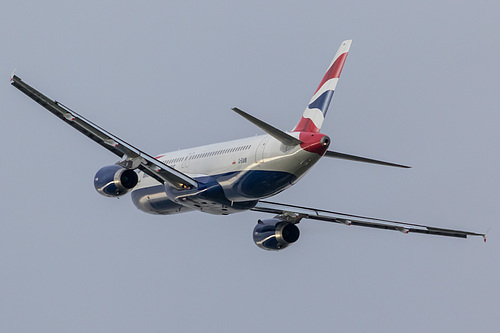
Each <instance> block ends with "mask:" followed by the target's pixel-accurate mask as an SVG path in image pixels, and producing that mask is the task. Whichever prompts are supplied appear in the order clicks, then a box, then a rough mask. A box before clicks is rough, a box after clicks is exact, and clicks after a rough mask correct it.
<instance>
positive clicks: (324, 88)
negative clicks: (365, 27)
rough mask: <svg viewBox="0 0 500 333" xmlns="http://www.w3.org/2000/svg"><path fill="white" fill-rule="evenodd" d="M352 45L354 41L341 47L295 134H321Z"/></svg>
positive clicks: (295, 129) (346, 42)
mask: <svg viewBox="0 0 500 333" xmlns="http://www.w3.org/2000/svg"><path fill="white" fill-rule="evenodd" d="M351 43H352V40H346V41H344V42H342V44H341V45H340V48H339V49H338V51H337V53H336V54H335V57H334V58H333V61H332V63H331V64H330V66H329V67H328V70H327V71H326V74H325V76H324V77H323V80H321V83H320V84H319V86H318V89H316V91H315V92H314V95H313V97H312V98H311V101H309V105H308V106H307V108H306V109H305V111H304V113H303V114H302V119H300V121H299V123H298V124H297V126H295V128H294V129H293V131H294V132H319V130H320V129H321V125H323V120H324V119H325V116H326V112H327V111H328V106H329V105H330V101H331V100H332V97H333V92H334V91H335V87H336V86H337V82H338V81H339V77H340V73H342V68H343V67H344V63H345V60H346V58H347V53H348V52H349V48H350V47H351Z"/></svg>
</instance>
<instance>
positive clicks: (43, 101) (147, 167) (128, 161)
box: [11, 75, 198, 189]
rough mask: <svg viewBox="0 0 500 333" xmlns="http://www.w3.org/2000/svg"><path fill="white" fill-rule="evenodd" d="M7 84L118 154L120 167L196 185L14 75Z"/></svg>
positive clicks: (170, 181)
mask: <svg viewBox="0 0 500 333" xmlns="http://www.w3.org/2000/svg"><path fill="white" fill-rule="evenodd" d="M11 84H12V85H13V86H14V87H16V88H17V89H19V90H20V91H21V92H23V93H24V94H25V95H27V96H28V97H30V98H31V99H33V100H34V101H35V102H37V103H38V104H40V105H41V106H43V107H44V108H45V109H47V110H49V111H50V112H51V113H52V114H54V115H55V116H57V117H58V118H59V119H61V120H62V121H64V122H65V123H66V124H68V125H70V126H71V127H73V128H74V129H76V130H77V131H79V132H80V133H82V134H83V135H85V136H86V137H88V138H90V139H91V140H93V141H95V142H96V143H98V144H99V145H101V146H102V147H104V148H106V149H107V150H109V151H111V152H112V153H113V154H115V155H117V156H118V157H120V158H123V159H124V160H123V161H121V162H119V164H120V165H122V166H123V167H125V168H129V169H135V168H138V169H139V170H141V171H143V172H144V173H146V174H148V175H149V176H151V177H153V178H155V179H156V180H158V181H159V182H160V183H165V182H166V183H168V184H169V185H171V186H173V187H175V188H177V189H186V188H195V187H197V186H198V183H197V182H196V180H194V179H192V178H191V177H189V176H188V175H186V174H184V173H182V172H180V171H178V170H176V169H174V168H172V167H169V166H168V165H166V164H164V163H162V162H161V161H159V160H157V159H155V158H154V157H152V156H150V155H148V154H147V153H145V152H144V151H141V150H140V149H138V148H136V147H134V146H132V145H131V144H129V143H127V142H126V141H124V140H122V139H120V138H118V137H117V136H115V135H113V134H111V133H110V132H108V131H106V130H105V129H103V128H101V127H100V126H98V125H97V124H95V123H93V122H91V121H90V120H88V119H86V118H85V117H83V116H81V115H80V114H78V113H76V112H75V111H73V110H71V109H70V108H68V107H67V106H65V105H63V104H62V103H59V102H57V101H55V100H52V99H50V98H49V97H47V96H45V95H44V94H42V93H41V92H39V91H38V90H36V89H34V88H33V87H31V86H30V85H28V84H27V83H25V82H24V81H23V80H21V78H19V77H18V76H16V75H13V76H12V77H11Z"/></svg>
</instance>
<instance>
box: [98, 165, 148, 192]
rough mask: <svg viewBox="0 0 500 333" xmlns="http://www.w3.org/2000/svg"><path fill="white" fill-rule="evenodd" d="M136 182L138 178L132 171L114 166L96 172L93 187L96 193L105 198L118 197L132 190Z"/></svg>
mask: <svg viewBox="0 0 500 333" xmlns="http://www.w3.org/2000/svg"><path fill="white" fill-rule="evenodd" d="M138 181H139V177H138V176H137V173H136V172H135V171H134V170H130V169H125V168H123V167H121V166H119V165H116V164H115V165H109V166H105V167H103V168H101V169H100V170H99V171H97V173H96V174H95V177H94V186H95V189H96V190H97V192H99V193H100V194H102V195H104V196H106V197H119V196H122V195H124V194H126V193H127V192H129V191H130V190H131V189H133V188H134V187H135V185H137V182H138Z"/></svg>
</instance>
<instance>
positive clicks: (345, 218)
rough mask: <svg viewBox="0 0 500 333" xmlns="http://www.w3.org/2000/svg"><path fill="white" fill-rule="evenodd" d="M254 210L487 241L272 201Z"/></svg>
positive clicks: (457, 232) (467, 233) (456, 232)
mask: <svg viewBox="0 0 500 333" xmlns="http://www.w3.org/2000/svg"><path fill="white" fill-rule="evenodd" d="M252 210H253V211H257V212H263V213H271V214H277V215H278V216H279V217H280V218H283V219H284V220H287V221H290V222H294V223H298V222H299V221H300V220H301V219H311V220H318V221H325V222H334V223H339V224H344V225H349V226H350V225H356V226H360V227H369V228H376V229H386V230H395V231H400V232H402V233H405V234H407V233H410V232H411V233H419V234H428V235H438V236H448V237H459V238H467V236H482V237H483V238H484V241H486V235H485V234H481V233H475V232H470V231H462V230H454V229H445V228H439V227H431V226H426V225H421V224H414V223H407V222H400V221H392V220H384V219H378V218H373V217H366V216H359V215H351V214H345V213H339V212H333V211H328V210H323V209H315V208H309V207H302V206H296V205H288V204H281V203H276V202H270V201H259V203H258V204H257V205H256V206H255V207H254V208H253V209H252Z"/></svg>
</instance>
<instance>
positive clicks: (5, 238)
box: [0, 0, 500, 332]
mask: <svg viewBox="0 0 500 333" xmlns="http://www.w3.org/2000/svg"><path fill="white" fill-rule="evenodd" d="M499 11H500V4H499V3H498V1H479V2H470V1H438V2H436V1H418V2H417V1H416V2H411V3H404V4H402V3H401V1H376V2H373V1H366V2H363V1H336V2H334V1H308V2H304V1H300V2H298V1H297V2H288V1H273V2H270V1H252V2H244V3H238V4H236V3H235V2H230V1H211V2H208V1H183V2H181V3H168V2H167V3H165V2H164V1H157V2H148V3H144V2H142V1H125V2H124V1H108V2H105V3H104V4H103V3H102V1H92V0H91V1H84V2H68V1H43V2H40V1H8V2H6V3H5V4H3V6H2V11H0V38H1V40H0V44H1V45H2V50H3V51H2V52H0V74H1V75H0V76H1V77H3V80H2V81H1V84H0V99H1V105H2V110H1V112H0V117H1V119H0V139H1V142H2V144H1V145H0V152H1V156H2V161H3V163H2V164H1V166H0V170H1V172H2V174H3V175H4V177H3V182H2V186H1V187H0V202H1V207H2V209H1V210H0V212H1V213H0V214H1V219H0V277H1V278H0V295H1V297H0V331H2V332H34V331H36V332H68V331H70V332H195V331H197V332H200V331H203V332H208V331H218V332H256V331H257V332H258V331H262V330H270V331H271V330H272V331H276V332H284V331H288V332H304V331H311V332H333V331H343V332H370V331H371V332H402V331H404V332H443V331H447V332H472V331H479V330H481V331H484V332H494V331H498V329H499V325H500V314H499V310H498V309H499V301H500V290H499V288H498V280H499V278H500V276H499V275H500V274H499V268H498V253H499V250H500V245H499V240H498V232H499V230H500V228H499V224H498V220H497V217H498V216H499V215H500V211H499V205H498V195H499V191H498V187H499V185H500V175H499V172H498V166H499V164H500V156H499V154H498V152H497V149H496V148H497V146H498V142H499V139H500V134H499V131H498V123H499V120H500V115H499V113H498V106H499V105H500V94H499V93H498V76H499V74H500V70H499V65H498V59H499V58H500V46H499V45H500V43H499V42H500V38H499V37H500V36H499V31H500V23H499V21H498V13H499ZM351 38H352V39H353V45H352V48H351V52H350V54H349V57H348V59H347V62H346V66H345V67H344V72H343V75H342V78H341V80H340V82H339V85H338V86H337V91H336V93H335V97H334V99H333V104H332V107H331V108H330V110H329V114H328V117H327V119H326V121H325V125H324V126H323V132H325V133H327V134H329V135H330V137H331V138H332V139H333V144H334V148H335V149H337V150H340V151H345V152H348V153H354V154H359V155H365V156H370V157H373V158H378V159H385V160H389V161H394V162H399V163H407V164H410V165H412V166H413V168H412V169H410V170H398V169H391V168H385V167H380V166H371V165H364V164H358V163H354V162H346V161H338V160H326V159H325V160H322V161H320V162H319V163H318V165H316V167H315V168H313V169H312V170H311V171H310V172H309V174H308V175H307V176H306V177H305V178H304V179H303V180H302V181H301V182H299V183H298V184H297V185H296V186H294V187H293V188H291V189H289V190H288V191H286V192H284V193H282V194H280V195H278V196H277V197H275V198H274V200H276V201H281V202H286V203H293V204H302V205H308V206H312V207H318V208H325V209H334V210H339V211H345V212H350V213H354V214H365V215H370V216H377V217H381V218H389V219H400V220H405V221H409V222H415V223H424V224H432V225H436V226H443V227H449V228H463V229H466V230H471V231H478V232H485V231H486V230H488V228H490V227H491V231H490V233H489V234H488V236H489V238H488V242H487V243H486V244H483V242H482V240H481V239H480V238H472V239H468V240H461V239H447V238H440V237H431V236H429V237H425V236H421V235H406V236H405V235H403V234H400V233H395V232H384V231H378V230H365V229H363V228H355V227H350V228H349V227H345V226H340V225H331V224H328V223H321V222H307V221H304V222H303V223H301V224H300V229H301V233H302V235H301V239H300V240H299V241H298V242H297V243H296V244H294V245H293V246H291V247H290V248H289V249H287V250H285V251H282V252H278V253H268V252H264V251H262V250H260V249H258V248H257V247H256V246H255V245H254V244H253V242H252V237H251V235H252V230H253V227H254V225H255V224H256V221H257V219H259V218H263V217H266V216H265V215H262V214H257V213H251V212H248V213H243V214H239V215H231V216H227V217H218V216H210V215H204V214H201V213H189V214H185V215H177V216H171V217H165V216H152V215H147V214H143V213H141V212H140V211H138V210H136V209H135V207H134V206H133V205H132V203H131V201H130V198H129V196H126V197H123V198H122V199H120V200H116V199H107V198H104V197H101V196H99V195H98V194H97V192H95V190H94V188H93V183H92V179H93V176H94V174H95V172H96V171H97V170H98V169H99V168H100V167H102V166H104V165H109V164H113V163H114V162H116V159H115V157H114V156H113V155H112V154H110V153H109V152H107V151H105V150H104V149H102V148H101V147H99V146H98V145H96V144H95V143H93V142H92V141H90V140H88V139H87V138H85V137H84V136H82V135H80V134H79V133H77V132H76V131H74V130H73V129H72V128H70V127H69V126H67V125H65V124H63V123H62V122H61V121H59V120H57V118H55V117H54V116H52V115H51V114H49V113H48V112H47V111H45V110H44V109H43V108H41V107H40V106H38V105H37V104H35V103H34V102H33V101H31V100H29V99H28V98H27V97H25V96H24V95H22V94H21V93H20V92H19V91H17V90H16V89H14V88H12V87H10V85H9V80H8V78H9V74H10V73H11V71H12V70H13V69H14V68H15V67H16V66H18V67H19V69H18V72H17V73H18V75H19V76H20V77H21V78H23V79H24V80H25V81H26V82H28V83H30V84H32V85H34V86H35V87H37V88H39V89H40V90H41V91H43V92H44V93H46V94H47V95H49V96H50V97H52V98H54V99H57V100H59V101H61V102H63V103H64V104H66V105H68V106H70V107H71V108H73V109H75V110H77V111H78V112H80V113H82V114H83V115H85V116H87V117H88V118H89V119H91V120H93V121H95V122H97V123H98V124H100V125H102V126H103V127H105V128H106V129H108V130H110V131H111V132H113V133H115V134H117V135H118V136H121V137H122V138H123V139H125V140H127V141H129V142H132V143H133V144H135V145H136V146H138V147H141V148H142V149H144V150H146V151H148V152H150V153H151V154H157V153H162V152H166V151H169V150H175V149H178V148H187V147H191V146H196V145H202V144H207V143H212V142H219V141H225V140H230V139H235V138H239V137H244V136H252V135H254V134H260V133H261V132H260V130H259V129H258V128H256V127H255V126H254V125H252V124H250V123H248V122H246V121H245V120H243V119H242V118H241V117H238V116H237V115H236V114H234V113H233V112H232V111H231V110H230V108H231V107H233V106H238V107H240V108H242V109H244V110H246V111H248V112H250V113H252V114H254V115H255V116H257V117H260V118H262V119H264V120H266V121H268V122H270V123H272V124H274V125H275V126H277V127H280V128H282V129H291V128H292V127H293V125H295V123H296V122H297V121H298V119H299V118H300V115H301V113H302V111H303V109H304V107H305V105H306V104H307V102H308V101H309V99H310V97H311V94H312V93H313V92H314V89H315V88H316V86H317V84H318V83H319V81H320V80H321V77H322V74H323V72H324V71H325V69H326V67H327V66H328V64H329V62H330V61H331V59H332V57H333V55H334V53H335V51H336V50H337V48H338V46H339V44H340V43H341V42H342V41H343V40H345V39H351Z"/></svg>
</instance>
